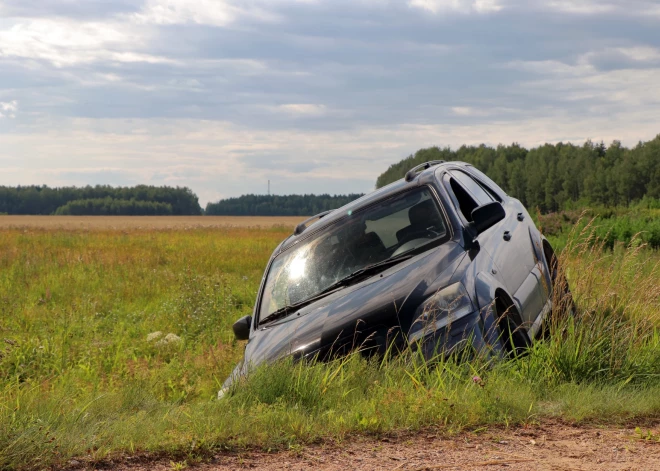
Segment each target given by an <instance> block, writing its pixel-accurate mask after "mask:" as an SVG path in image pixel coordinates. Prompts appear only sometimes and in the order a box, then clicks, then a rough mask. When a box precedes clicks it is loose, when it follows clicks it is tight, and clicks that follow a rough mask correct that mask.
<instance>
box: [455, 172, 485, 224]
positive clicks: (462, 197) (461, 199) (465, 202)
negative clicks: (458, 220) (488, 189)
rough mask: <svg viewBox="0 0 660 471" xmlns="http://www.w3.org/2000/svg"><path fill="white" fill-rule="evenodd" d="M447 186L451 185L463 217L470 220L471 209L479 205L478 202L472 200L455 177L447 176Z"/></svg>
mask: <svg viewBox="0 0 660 471" xmlns="http://www.w3.org/2000/svg"><path fill="white" fill-rule="evenodd" d="M449 186H450V187H451V191H452V192H453V193H454V196H455V197H456V202H457V203H458V209H460V211H461V213H462V214H463V217H464V218H465V220H466V221H468V222H472V210H473V209H474V208H476V207H477V206H479V204H478V203H477V202H476V201H475V200H474V198H472V196H470V193H468V192H467V191H466V190H465V188H463V187H462V186H461V184H460V183H458V182H457V181H456V179H455V178H452V177H450V178H449Z"/></svg>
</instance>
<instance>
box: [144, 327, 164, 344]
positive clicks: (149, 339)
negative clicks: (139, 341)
mask: <svg viewBox="0 0 660 471" xmlns="http://www.w3.org/2000/svg"><path fill="white" fill-rule="evenodd" d="M162 336H163V333H162V332H161V331H160V330H158V331H156V332H152V333H150V334H149V335H147V342H153V341H154V340H158V339H159V338H161V337H162Z"/></svg>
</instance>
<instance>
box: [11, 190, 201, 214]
mask: <svg viewBox="0 0 660 471" xmlns="http://www.w3.org/2000/svg"><path fill="white" fill-rule="evenodd" d="M0 213H2V214H71V215H99V216H100V215H135V216H137V215H140V216H144V215H176V216H179V215H199V214H202V209H201V207H200V205H199V201H198V199H197V195H196V194H195V193H193V191H192V190H191V189H189V188H186V187H176V188H174V187H168V186H149V185H138V186H134V187H112V186H109V185H96V186H85V187H73V186H70V187H59V188H50V187H48V186H45V185H44V186H39V185H32V186H17V187H8V186H0Z"/></svg>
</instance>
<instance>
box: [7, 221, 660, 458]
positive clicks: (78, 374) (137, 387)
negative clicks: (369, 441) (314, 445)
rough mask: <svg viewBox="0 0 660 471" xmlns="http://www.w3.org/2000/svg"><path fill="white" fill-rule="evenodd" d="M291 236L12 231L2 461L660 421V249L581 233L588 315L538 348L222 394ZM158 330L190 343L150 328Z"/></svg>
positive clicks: (302, 377)
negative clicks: (271, 262)
mask: <svg viewBox="0 0 660 471" xmlns="http://www.w3.org/2000/svg"><path fill="white" fill-rule="evenodd" d="M287 233H288V230H285V229H262V230H258V231H254V230H247V229H227V230H218V229H215V230H211V229H196V230H178V231H142V230H133V231H55V230H50V231H49V230H29V231H28V232H24V230H4V231H0V312H1V313H2V314H1V316H0V469H21V468H41V467H45V466H49V465H52V464H57V463H62V462H65V461H66V460H67V459H69V458H70V457H72V456H89V457H92V458H99V459H100V458H103V457H104V456H107V455H108V454H111V453H113V452H118V451H122V452H138V451H153V452H163V453H166V454H169V455H170V456H171V457H172V458H173V460H174V461H177V462H182V461H181V460H188V462H189V463H190V462H192V461H194V459H196V458H198V457H200V456H204V455H205V454H206V453H208V452H213V451H217V450H222V449H227V448H240V447H245V446H250V447H260V448H265V449H267V448H273V447H284V448H286V447H297V446H299V445H301V444H306V443H310V442H313V441H316V440H319V439H331V440H339V441H341V440H345V439H347V438H348V437H350V435H352V434H356V433H367V434H383V433H390V432H393V431H402V430H403V431H414V430H418V429H421V428H425V427H437V428H440V429H441V430H442V431H444V432H446V433H454V432H458V431H461V430H464V429H466V428H477V427H483V426H490V425H498V426H499V425H515V424H525V423H535V422H538V421H541V420H543V419H545V418H549V417H559V418H562V419H564V420H569V421H597V422H600V423H621V422H626V423H631V422H632V423H634V424H636V423H637V422H639V423H640V424H641V423H642V422H644V423H645V422H646V421H648V420H649V419H657V418H660V331H659V327H660V308H659V307H658V306H659V305H660V288H659V286H660V268H659V267H660V265H659V264H660V253H658V252H657V251H651V250H649V249H648V248H645V247H640V246H639V244H633V247H631V248H627V249H626V248H624V247H621V246H619V245H616V246H614V250H604V249H603V248H602V247H599V246H598V244H592V243H586V242H584V243H581V242H579V240H580V239H579V238H577V239H578V242H575V239H574V240H573V241H571V242H570V243H569V244H568V249H567V252H566V254H565V255H564V257H563V259H562V263H563V266H564V267H565V268H566V270H567V274H568V277H569V280H570V282H571V286H572V287H573V291H574V293H575V297H576V300H577V302H578V306H579V316H578V317H576V318H575V319H570V318H569V319H564V320H561V321H559V322H557V323H556V324H555V325H553V326H552V329H553V332H554V335H553V336H552V337H551V338H550V339H549V340H547V341H543V342H540V343H537V344H535V346H534V347H533V348H532V350H531V351H530V353H529V355H527V356H525V357H523V358H519V359H517V360H512V361H494V360H489V359H485V358H477V359H475V360H473V361H471V362H469V363H460V364H457V363H456V362H454V361H451V360H450V361H438V362H437V363H434V364H432V365H429V364H427V363H425V362H422V361H420V359H419V358H417V357H416V356H415V355H414V354H412V353H410V354H408V355H404V356H402V357H397V358H387V359H385V360H383V361H381V362H377V361H375V360H371V361H368V360H365V359H363V358H362V357H361V356H360V355H359V354H356V355H353V356H350V357H348V358H346V359H343V360H338V361H335V362H333V363H329V364H313V365H307V364H302V363H298V364H294V363H290V362H281V363H279V364H275V365H272V366H269V367H262V368H259V369H258V370H257V371H256V372H255V373H254V374H253V375H252V376H251V377H250V379H249V381H247V382H245V383H241V384H239V385H238V386H237V387H236V388H234V389H233V390H232V391H231V393H230V394H229V396H228V397H226V398H225V399H224V400H222V401H217V400H214V398H215V394H216V392H217V390H218V389H219V387H220V384H221V383H222V381H223V380H224V379H225V377H226V376H227V375H228V374H229V372H230V371H231V369H232V367H233V366H234V364H235V363H236V362H237V361H238V360H239V358H240V356H241V354H242V348H243V345H242V343H240V342H236V341H235V340H234V339H233V336H232V334H231V324H232V323H233V321H234V320H235V319H236V318H238V317H240V316H242V315H245V314H247V313H249V312H250V311H251V306H252V304H253V302H254V297H255V294H256V290H257V288H258V284H259V281H260V278H261V275H262V270H263V268H264V266H265V263H266V261H267V259H268V256H269V255H270V252H271V251H272V249H273V248H274V247H275V245H277V243H278V242H279V241H280V240H281V239H283V238H284V237H285V236H286V234H287ZM583 239H585V236H583V237H582V240H583ZM157 331H160V332H162V333H163V335H165V334H168V333H173V334H176V335H177V336H179V337H180V338H181V341H180V342H178V343H176V342H175V343H171V344H167V345H157V344H156V341H147V337H148V335H149V334H151V333H154V332H157ZM161 338H162V337H161Z"/></svg>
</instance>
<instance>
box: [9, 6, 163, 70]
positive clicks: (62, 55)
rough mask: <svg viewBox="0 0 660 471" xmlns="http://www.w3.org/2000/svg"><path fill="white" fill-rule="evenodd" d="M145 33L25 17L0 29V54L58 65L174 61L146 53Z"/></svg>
mask: <svg viewBox="0 0 660 471" xmlns="http://www.w3.org/2000/svg"><path fill="white" fill-rule="evenodd" d="M145 45H146V34H145V32H144V31H140V30H138V29H137V28H134V27H132V26H131V25H126V24H123V23H118V22H78V21H74V20H69V19H61V18H58V19H41V18H39V19H28V20H22V21H19V22H17V23H15V24H13V25H12V26H11V27H10V28H8V29H5V30H0V57H18V58H25V59H38V60H45V61H48V62H50V63H52V64H53V65H55V66H57V67H66V66H72V65H76V64H79V63H89V62H98V61H116V62H129V63H130V62H148V63H163V62H164V63H174V61H173V60H171V59H168V58H164V57H158V56H154V55H150V54H146V53H143V52H140V51H139V48H140V47H141V46H142V47H144V46H145Z"/></svg>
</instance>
